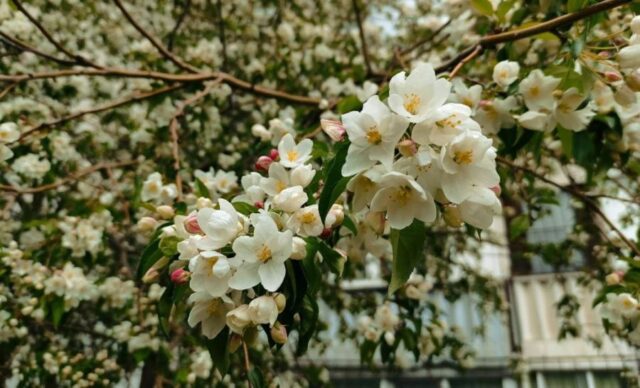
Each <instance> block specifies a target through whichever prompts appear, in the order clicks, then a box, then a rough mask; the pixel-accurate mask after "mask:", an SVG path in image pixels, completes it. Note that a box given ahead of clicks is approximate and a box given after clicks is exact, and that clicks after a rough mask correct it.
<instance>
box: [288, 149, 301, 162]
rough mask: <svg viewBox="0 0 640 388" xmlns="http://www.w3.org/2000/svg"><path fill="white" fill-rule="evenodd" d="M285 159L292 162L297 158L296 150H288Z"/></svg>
mask: <svg viewBox="0 0 640 388" xmlns="http://www.w3.org/2000/svg"><path fill="white" fill-rule="evenodd" d="M287 159H289V161H290V162H293V161H294V160H296V159H298V151H296V150H291V151H288V152H287Z"/></svg>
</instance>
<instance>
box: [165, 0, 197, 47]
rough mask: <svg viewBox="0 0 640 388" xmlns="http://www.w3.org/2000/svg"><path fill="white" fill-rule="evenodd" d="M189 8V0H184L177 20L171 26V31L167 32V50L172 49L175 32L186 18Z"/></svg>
mask: <svg viewBox="0 0 640 388" xmlns="http://www.w3.org/2000/svg"><path fill="white" fill-rule="evenodd" d="M190 9H191V0H186V2H185V4H184V7H183V8H182V12H181V13H180V16H178V20H176V24H175V26H173V29H172V30H171V32H169V35H168V38H167V50H169V51H171V50H173V42H174V39H175V37H176V34H177V33H178V30H179V29H180V27H181V26H182V23H184V21H185V20H186V18H187V15H188V14H189V10H190Z"/></svg>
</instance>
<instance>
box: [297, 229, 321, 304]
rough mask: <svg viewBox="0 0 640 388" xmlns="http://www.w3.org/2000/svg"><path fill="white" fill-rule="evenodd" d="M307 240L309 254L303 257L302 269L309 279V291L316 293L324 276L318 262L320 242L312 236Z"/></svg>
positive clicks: (309, 292) (312, 293)
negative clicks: (317, 255)
mask: <svg viewBox="0 0 640 388" xmlns="http://www.w3.org/2000/svg"><path fill="white" fill-rule="evenodd" d="M305 241H306V242H307V255H306V256H305V258H304V259H302V269H303V271H304V277H305V279H307V293H308V294H311V295H315V293H316V292H317V291H318V289H319V288H320V281H321V277H322V273H321V272H320V268H319V266H318V263H317V262H316V253H317V252H318V243H317V242H316V240H315V239H314V238H312V237H310V238H307V239H306V240H305Z"/></svg>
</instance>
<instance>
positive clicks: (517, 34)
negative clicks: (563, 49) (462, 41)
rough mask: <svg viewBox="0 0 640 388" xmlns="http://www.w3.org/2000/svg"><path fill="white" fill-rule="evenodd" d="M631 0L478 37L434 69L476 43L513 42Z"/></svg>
mask: <svg viewBox="0 0 640 388" xmlns="http://www.w3.org/2000/svg"><path fill="white" fill-rule="evenodd" d="M631 1H632V0H604V1H601V2H599V3H596V4H593V5H591V6H589V7H585V8H583V9H581V10H579V11H576V12H573V13H569V14H566V15H562V16H558V17H557V18H553V19H551V20H547V21H546V22H542V23H538V24H535V25H533V26H530V27H519V28H515V29H512V30H509V31H505V32H501V33H499V34H494V35H487V36H484V37H482V38H480V40H479V41H478V43H476V44H475V45H474V46H472V47H469V48H467V49H466V50H464V51H463V52H462V53H460V54H459V55H458V56H456V57H455V58H454V59H452V60H450V61H449V62H447V63H445V64H444V65H442V66H440V67H438V68H437V69H436V72H443V71H446V70H449V69H450V68H453V67H455V66H456V65H457V64H458V62H460V61H461V60H463V59H464V58H465V57H466V56H467V55H469V54H470V53H471V52H473V50H475V47H476V46H478V45H480V46H482V47H483V48H488V47H492V46H495V45H498V44H500V43H506V42H513V41H516V40H519V39H524V38H528V37H530V36H534V35H538V34H541V33H543V32H548V31H553V30H555V29H557V28H559V27H563V26H566V25H570V24H572V23H575V22H577V21H578V20H582V19H586V18H588V17H589V16H593V15H595V14H597V13H600V12H603V11H607V10H609V9H613V8H616V7H619V6H621V5H624V4H627V3H630V2H631Z"/></svg>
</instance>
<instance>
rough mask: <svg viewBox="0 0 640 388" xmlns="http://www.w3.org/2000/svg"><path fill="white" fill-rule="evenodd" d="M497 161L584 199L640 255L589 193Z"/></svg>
mask: <svg viewBox="0 0 640 388" xmlns="http://www.w3.org/2000/svg"><path fill="white" fill-rule="evenodd" d="M496 161H497V162H498V163H501V164H504V165H506V166H509V167H511V168H514V169H516V170H520V171H524V172H526V173H528V174H531V175H532V176H534V177H535V178H536V179H538V180H541V181H543V182H545V183H548V184H550V185H552V186H554V187H556V188H558V189H560V190H562V191H564V192H566V193H568V194H571V195H572V196H574V197H575V198H577V199H579V200H580V201H582V202H583V203H584V204H585V205H587V206H589V207H590V208H591V209H592V210H593V211H594V212H595V213H596V214H597V215H598V216H600V218H601V219H602V220H603V221H604V222H605V223H606V224H607V225H608V226H609V228H611V230H613V232H614V233H615V234H617V235H618V237H619V238H620V240H622V241H623V242H624V243H625V245H627V246H628V247H629V248H630V249H631V251H632V252H633V253H634V254H635V255H638V256H640V248H638V246H637V245H636V244H635V243H634V242H633V241H631V240H629V239H628V238H627V236H625V235H624V233H622V231H621V230H620V229H618V227H617V226H616V225H615V224H614V223H613V221H611V220H610V219H609V217H607V215H606V214H605V213H604V211H603V210H602V209H601V208H600V206H599V205H598V203H597V202H596V201H595V200H594V199H593V198H591V197H589V196H588V195H587V194H585V193H583V192H582V191H580V190H578V189H576V188H575V187H572V186H564V185H561V184H559V183H558V182H555V181H553V180H551V179H549V178H547V177H545V176H544V175H542V174H539V173H537V172H535V171H533V170H532V169H530V168H528V167H525V166H521V165H518V164H516V163H514V162H512V161H510V160H508V159H505V158H503V157H500V156H498V157H497V158H496Z"/></svg>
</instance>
